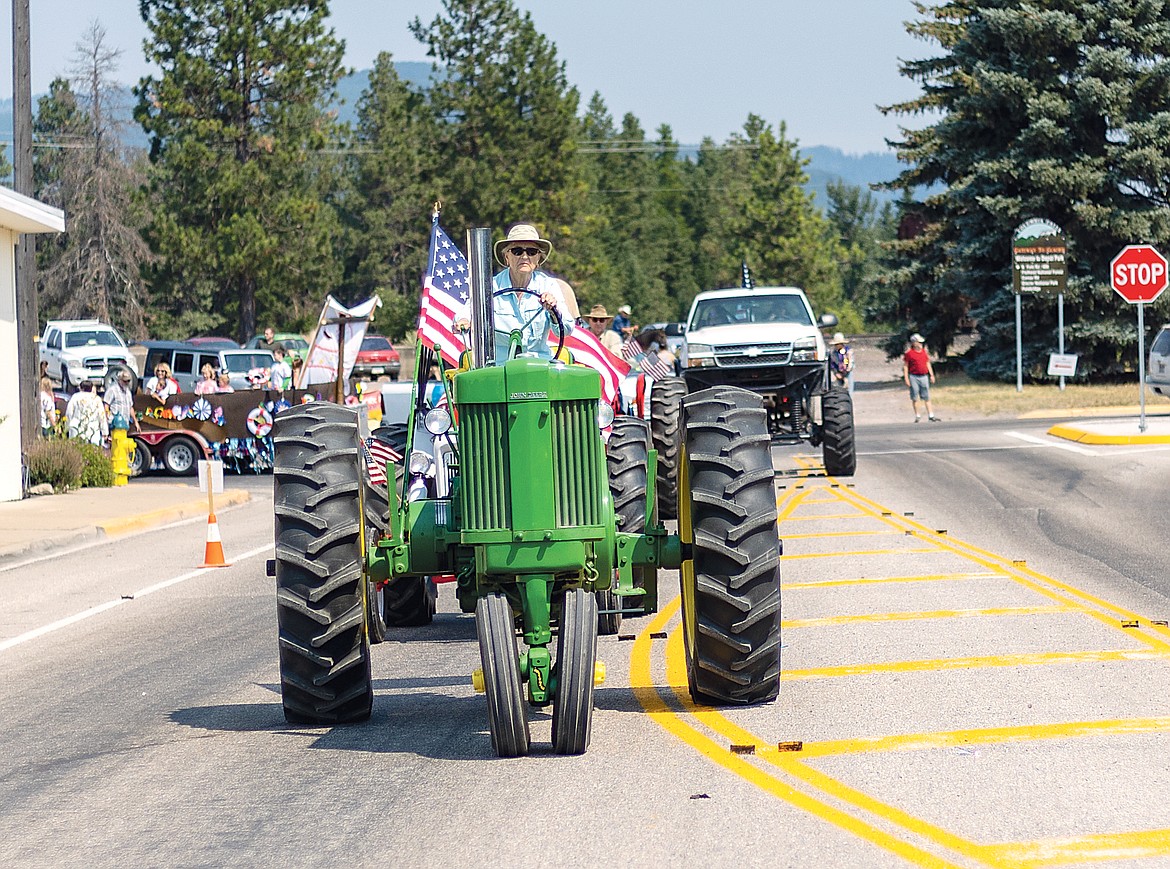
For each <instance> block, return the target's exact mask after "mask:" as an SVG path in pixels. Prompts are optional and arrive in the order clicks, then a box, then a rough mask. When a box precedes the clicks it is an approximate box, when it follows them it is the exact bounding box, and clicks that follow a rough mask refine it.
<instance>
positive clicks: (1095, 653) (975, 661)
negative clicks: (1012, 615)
mask: <svg viewBox="0 0 1170 869" xmlns="http://www.w3.org/2000/svg"><path fill="white" fill-rule="evenodd" d="M1159 658H1162V659H1165V658H1170V652H1159V651H1156V650H1154V649H1104V650H1092V651H1085V652H1027V653H1024V654H1017V655H976V656H973V657H969V658H934V659H931V660H924V661H882V662H879V663H874V664H844V665H841V666H837V667H812V668H809V669H806V670H787V671H785V672H784V673H782V674H781V677H780V678H781V679H783V680H785V681H792V682H795V681H804V680H807V679H835V678H839V677H841V676H872V675H875V674H878V673H912V672H919V671H925V670H972V669H977V668H982V667H1034V666H1039V665H1042V664H1079V663H1084V662H1086V661H1088V662H1100V661H1151V660H1155V659H1159Z"/></svg>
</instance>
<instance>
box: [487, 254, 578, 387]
mask: <svg viewBox="0 0 1170 869" xmlns="http://www.w3.org/2000/svg"><path fill="white" fill-rule="evenodd" d="M492 285H493V286H494V287H495V289H496V290H497V291H498V290H503V289H506V288H507V287H510V286H512V278H511V275H510V274H509V272H508V270H507V269H504V271H502V272H500V273H499V274H498V275H496V276H495V278H494V279H493V280H492ZM526 289H529V290H531V291H532V292H533V293H536V294H537V295H535V296H534V295H531V294H530V293H501V294H500V295H498V296H496V297H495V299H494V300H493V304H492V317H493V319H494V321H495V328H496V364H497V365H503V364H504V363H505V362H506V361H507V358H508V337H509V336H510V335H511V334H512V331H513V330H514V329H519V330H520V334H521V345H522V351H523V352H525V353H533V354H535V355H536V356H538V357H539V358H541V359H551V358H552V348H551V347H549V346H548V333H549V330H550V329H553V328H555V327H554V325H553V319H552V316H551V315H550V314H549V313H548V312H547V311H545V310H544V306H543V305H541V303H540V294H541V293H552V294H553V296H554V297H555V298H556V299H557V300H558V306H560V299H561V297H562V293H561V290H560V287H558V286H557V282H556V279H555V278H553V277H551V276H550V275H547V274H545V273H544V272H541V271H537V272H533V274H532V280H531V281H529V283H528V286H527V287H526ZM530 320H531V322H529V321H530ZM526 323H527V324H528V325H527V326H525V324H526Z"/></svg>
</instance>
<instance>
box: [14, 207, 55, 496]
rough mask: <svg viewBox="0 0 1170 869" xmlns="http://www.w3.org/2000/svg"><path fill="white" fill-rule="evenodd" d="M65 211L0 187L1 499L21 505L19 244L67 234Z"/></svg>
mask: <svg viewBox="0 0 1170 869" xmlns="http://www.w3.org/2000/svg"><path fill="white" fill-rule="evenodd" d="M64 231H65V212H63V211H61V209H59V208H52V207H50V206H48V205H45V204H44V203H43V202H38V201H37V200H35V199H29V198H28V197H27V196H21V195H20V194H19V193H13V192H12V191H11V190H9V189H8V188H6V187H0V501H19V500H20V498H21V496H22V495H23V494H24V493H23V492H22V491H21V483H22V480H21V470H20V360H19V355H18V352H17V349H18V348H17V343H16V242H17V241H18V240H19V239H20V236H21V235H24V234H26V233H34V232H64Z"/></svg>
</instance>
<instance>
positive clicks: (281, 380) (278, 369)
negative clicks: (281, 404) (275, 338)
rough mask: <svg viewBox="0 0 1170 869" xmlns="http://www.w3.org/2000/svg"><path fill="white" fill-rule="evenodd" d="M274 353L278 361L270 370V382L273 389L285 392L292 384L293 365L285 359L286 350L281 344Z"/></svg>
mask: <svg viewBox="0 0 1170 869" xmlns="http://www.w3.org/2000/svg"><path fill="white" fill-rule="evenodd" d="M272 355H273V356H275V357H276V361H275V362H273V363H272V368H270V369H269V371H268V382H269V384H270V385H271V387H272V388H273V389H279V390H280V391H281V392H284V391H285V390H286V389H289V388H290V387H291V386H292V373H293V372H292V366H291V365H289V364H288V363H287V362H285V361H284V357H285V351H284V348H283V347H281V346H280V345H277V347H276V349H275V350H273V351H272Z"/></svg>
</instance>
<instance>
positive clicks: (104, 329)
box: [40, 320, 140, 392]
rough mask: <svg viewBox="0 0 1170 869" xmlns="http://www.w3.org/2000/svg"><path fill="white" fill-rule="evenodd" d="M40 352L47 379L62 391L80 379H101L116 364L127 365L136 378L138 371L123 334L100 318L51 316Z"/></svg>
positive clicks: (117, 365) (75, 386) (99, 380)
mask: <svg viewBox="0 0 1170 869" xmlns="http://www.w3.org/2000/svg"><path fill="white" fill-rule="evenodd" d="M40 354H41V361H42V362H46V363H48V374H49V377H50V379H52V380H55V381H57V382H59V383H60V384H61V389H62V390H64V391H65V392H72V391H73V390H74V389H76V388H77V386H78V384H80V383H81V382H82V381H83V380H89V381H93V382H95V383H97V382H104V381H105V379H106V375H107V374H108V373H109V372H110V371H111V369H113V368H117V367H119V366H125V367H126V368H129V369H130V371H131V372H132V373H133V374H134V379H135V381H137V378H138V375H139V373H140V372H139V371H138V368H137V365H136V364H135V362H134V354H133V353H131V352H130V348H129V347H127V346H126V342H125V341H124V340H122V336H121V335H119V334H118V331H117V330H116V329H115V328H114V327H113V326H110V325H108V324H106V323H103V322H101V321H100V320H50V321H49V322H48V323H46V324H45V331H44V332H43V333H42V334H41V340H40Z"/></svg>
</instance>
